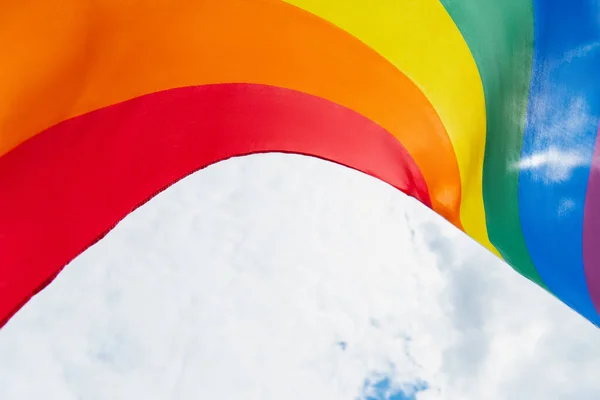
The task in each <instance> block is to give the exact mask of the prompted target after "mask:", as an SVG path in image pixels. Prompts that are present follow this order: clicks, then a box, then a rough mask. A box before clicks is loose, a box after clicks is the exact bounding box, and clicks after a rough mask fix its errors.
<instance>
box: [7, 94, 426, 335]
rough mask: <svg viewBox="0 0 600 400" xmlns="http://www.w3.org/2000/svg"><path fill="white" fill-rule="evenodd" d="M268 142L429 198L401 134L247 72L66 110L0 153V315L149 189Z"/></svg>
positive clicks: (131, 207)
mask: <svg viewBox="0 0 600 400" xmlns="http://www.w3.org/2000/svg"><path fill="white" fill-rule="evenodd" d="M32 112H35V110H32ZM268 151H280V152H291V153H298V154H305V155H310V156H315V157H319V158H323V159H326V160H330V161H334V162H337V163H340V164H343V165H346V166H349V167H352V168H355V169H357V170H360V171H363V172H365V173H367V174H370V175H373V176H375V177H377V178H380V179H382V180H383V181H386V182H388V183H390V184H391V185H393V186H395V187H396V188H398V189H400V190H401V191H403V192H405V193H407V194H408V195H411V196H413V197H416V198H417V199H418V200H420V201H421V202H423V203H425V204H426V205H428V206H430V200H429V195H428V193H427V187H426V184H425V181H424V179H423V177H422V176H421V174H420V172H419V170H418V168H417V166H416V165H415V163H414V161H413V160H412V158H411V157H410V155H409V154H408V153H407V152H406V150H405V149H404V148H403V147H402V146H401V144H400V143H399V142H398V141H397V140H396V139H395V138H394V137H393V136H392V135H391V134H390V133H388V132H387V131H385V130H384V129H383V128H381V127H380V126H378V125H376V124H375V123H373V122H371V121H369V120H368V119H366V118H364V117H362V116H361V115H359V114H357V113H355V112H354V111H351V110H349V109H347V108H344V107H341V106H338V105H336V104H334V103H332V102H329V101H326V100H324V99H321V98H317V97H313V96H309V95H306V94H302V93H299V92H295V91H291V90H287V89H282V88H275V87H270V86H262V85H247V84H226V85H209V86H199V87H188V88H181V89H174V90H169V91H164V92H159V93H154V94H150V95H147V96H143V97H139V98H136V99H133V100H130V101H127V102H124V103H119V104H116V105H113V106H110V107H107V108H103V109H100V110H97V111H94V112H91V113H89V114H86V115H83V116H80V117H76V118H74V119H71V120H68V121H64V122H62V123H60V124H58V125H56V126H54V127H52V128H50V129H48V130H47V131H45V132H43V133H41V134H39V135H37V136H35V137H33V138H32V139H30V140H28V141H26V142H25V143H23V144H22V145H20V146H18V147H17V148H15V149H13V150H12V151H11V152H9V153H8V154H6V155H5V156H4V157H1V158H0V188H2V193H1V195H0V327H1V326H2V325H4V324H5V323H6V322H7V321H8V319H9V318H10V317H11V316H12V315H13V314H14V313H15V312H16V311H17V310H18V309H19V308H20V307H21V306H22V305H23V304H25V303H26V302H27V301H28V300H29V298H31V296H32V295H34V294H35V293H37V292H38V291H39V290H41V289H43V288H44V287H45V286H46V285H47V284H48V283H49V282H50V281H51V280H52V279H53V278H54V276H56V274H58V273H59V272H60V270H61V269H62V268H63V267H64V266H65V265H66V264H67V263H69V262H70V261H71V260H72V259H73V258H75V257H76V256H77V255H78V254H80V253H81V252H82V251H84V250H85V249H86V248H87V247H89V246H90V245H92V244H93V243H94V242H95V241H97V240H98V239H99V238H101V237H102V236H103V235H104V234H106V233H107V232H108V231H109V230H110V229H112V228H113V227H114V226H115V225H116V224H117V223H118V222H119V221H120V220H121V219H122V218H124V217H125V216H126V215H127V214H128V213H130V212H131V211H132V210H134V209H135V208H136V207H138V206H139V205H141V204H142V203H144V202H146V201H147V200H148V199H149V198H151V197H152V196H154V195H155V194H156V193H158V192H160V191H161V190H163V189H165V188H166V187H168V186H169V185H171V184H173V183H174V182H176V181H178V180H179V179H181V178H183V177H184V176H186V175H188V174H190V173H192V172H194V171H196V170H198V169H200V168H203V167H206V166H208V165H210V164H212V163H215V162H218V161H221V160H225V159H227V158H230V157H233V156H239V155H246V154H251V153H258V152H268Z"/></svg>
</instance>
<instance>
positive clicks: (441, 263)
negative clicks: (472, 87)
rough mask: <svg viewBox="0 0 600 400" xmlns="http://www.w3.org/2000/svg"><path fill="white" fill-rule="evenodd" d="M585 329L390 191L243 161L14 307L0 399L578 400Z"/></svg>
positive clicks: (299, 165) (593, 362) (217, 170)
mask: <svg viewBox="0 0 600 400" xmlns="http://www.w3.org/2000/svg"><path fill="white" fill-rule="evenodd" d="M599 331H600V330H598V329H596V328H595V327H593V326H592V325H591V324H589V323H588V322H586V321H584V320H583V319H582V318H581V317H579V316H578V315H576V314H575V313H574V312H572V311H570V310H569V309H567V307H566V306H564V305H562V304H560V303H559V302H558V301H557V300H556V299H554V298H552V297H551V296H549V295H548V294H547V293H545V292H544V291H543V290H542V289H539V288H538V287H536V286H535V285H533V284H532V283H531V282H529V281H527V280H525V279H524V278H522V277H520V276H518V275H517V274H516V273H514V271H512V270H511V269H510V268H509V267H507V266H506V265H504V264H503V263H501V262H500V261H498V260H497V259H496V258H495V257H493V256H492V255H491V254H489V253H487V251H485V250H483V249H482V248H481V246H478V245H476V244H474V242H473V241H472V240H470V239H468V238H466V237H465V236H464V235H463V234H462V233H460V232H458V231H457V230H456V229H454V228H453V227H452V226H450V224H448V223H447V222H445V221H441V220H440V219H439V218H436V217H435V215H434V214H433V213H432V212H431V211H430V210H427V209H425V207H423V206H421V205H419V204H417V203H416V201H414V200H411V199H408V198H406V197H405V196H404V195H402V194H400V193H398V192H397V191H396V190H395V189H393V188H391V187H389V186H388V185H385V184H383V183H381V182H378V181H376V180H375V179H372V178H370V177H367V176H365V175H362V174H360V173H357V172H356V171H352V170H349V169H346V168H343V167H340V166H338V165H335V164H331V163H326V162H324V161H320V160H315V159H310V158H307V157H300V156H290V155H277V154H275V155H273V154H272V155H260V156H252V157H245V158H240V159H234V160H230V161H227V162H224V163H221V164H218V165H216V166H213V167H211V168H208V169H206V170H204V171H200V172H198V173H196V174H193V175H192V176H190V177H188V178H186V179H184V180H183V181H181V182H179V183H178V184H176V185H174V186H173V187H171V188H169V189H168V190H167V191H165V192H163V193H161V194H160V195H159V196H157V197H156V198H154V199H153V200H152V201H150V202H149V203H148V204H146V205H145V206H143V207H141V208H139V209H137V210H136V211H135V212H134V213H132V214H131V215H130V216H129V217H127V218H126V219H125V220H124V221H122V223H121V224H119V225H118V226H117V227H116V228H115V229H114V230H113V231H112V232H110V233H109V235H107V236H106V237H105V238H104V239H103V240H101V241H100V242H99V243H97V244H96V245H95V246H93V247H92V248H90V249H89V250H88V251H86V252H85V253H84V254H82V255H81V256H80V257H78V258H77V259H76V260H75V261H73V262H72V263H71V264H70V265H69V266H68V267H67V269H66V270H65V271H64V272H63V273H62V274H61V275H60V276H59V277H58V278H57V279H56V281H55V282H54V283H53V284H51V285H50V286H49V287H48V288H47V289H46V290H45V291H43V292H42V293H41V294H40V295H38V296H36V297H35V298H34V299H32V301H31V302H30V303H29V304H28V305H27V306H26V307H25V308H24V309H23V310H22V311H21V312H20V313H18V314H17V315H16V316H15V318H14V319H13V320H11V321H10V322H9V324H7V325H6V327H5V328H4V329H3V330H2V331H1V332H0V398H2V399H3V400H4V399H7V400H13V399H16V400H23V399H29V398H31V399H38V398H44V399H61V400H71V399H79V398H85V399H92V400H95V399H111V400H113V399H116V400H118V399H131V398H145V399H149V400H152V399H164V398H169V399H176V400H177V399H196V398H217V397H218V398H225V399H234V398H244V399H261V400H268V399H281V398H285V399H290V400H294V399H302V400H304V399H307V398H316V399H320V398H327V399H331V400H336V399H340V400H341V399H344V400H348V399H351V400H355V399H360V398H361V396H362V397H366V396H367V395H370V394H369V393H371V394H372V393H373V392H369V390H370V389H369V388H373V387H377V385H378V384H379V388H381V387H382V385H383V386H385V385H388V387H389V390H387V389H386V390H387V394H388V395H389V396H390V398H391V399H392V400H397V399H394V398H393V397H392V395H396V396H400V394H401V393H402V395H403V396H405V397H406V396H413V397H414V398H415V399H416V400H432V399H435V400H440V399H442V400H446V399H465V400H469V399H475V400H479V399H482V398H485V399H489V400H496V399H505V398H510V399H515V400H519V399H526V400H537V399H544V400H546V399H548V398H552V399H555V398H559V399H560V398H561V397H560V396H563V397H562V398H577V399H582V400H588V399H589V400H595V399H597V398H599V395H600V384H599V383H598V380H597V371H598V370H600V349H599V348H598V346H597V343H598V341H599V340H600V332H599ZM548 377H550V379H549V378H548ZM32 381H35V382H36V384H35V385H32V384H31V382H32ZM381 382H384V383H381ZM425 382H426V387H424V386H423V385H425ZM419 385H421V386H419ZM375 394H377V393H375ZM557 394H558V395H557ZM568 396H571V397H568ZM400 398H401V397H400ZM408 398H409V399H410V398H411V397H408ZM377 400H379V399H377Z"/></svg>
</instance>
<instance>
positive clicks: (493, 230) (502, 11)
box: [441, 0, 545, 288]
mask: <svg viewBox="0 0 600 400" xmlns="http://www.w3.org/2000/svg"><path fill="white" fill-rule="evenodd" d="M441 2H442V4H443V5H444V6H445V7H446V9H447V10H448V13H449V14H450V16H451V17H452V19H453V20H454V21H455V23H456V25H457V26H458V28H459V29H460V31H461V33H462V34H463V36H464V37H465V40H466V42H467V44H468V45H469V48H470V49H471V52H472V53H473V57H474V58H475V62H476V63H477V67H478V69H479V73H480V75H481V80H482V82H483V88H484V92H485V102H486V110H487V119H486V122H487V136H486V143H485V145H486V148H485V159H484V164H483V199H484V204H485V212H486V220H487V227H488V235H489V237H490V241H491V242H492V244H493V245H494V246H495V247H496V248H497V249H498V251H499V252H500V254H501V255H502V257H503V258H504V260H506V261H507V262H508V263H509V264H510V265H511V266H512V267H513V268H514V269H515V270H516V271H518V272H519V273H520V274H522V275H524V276H525V277H527V278H528V279H530V280H532V281H533V282H535V283H537V284H538V285H540V286H541V287H544V288H545V284H544V283H543V282H542V278H541V277H540V276H539V274H538V272H537V270H536V269H535V267H534V266H533V262H532V261H531V257H530V256H529V251H528V250H527V246H526V245H525V239H524V238H523V231H522V229H521V220H520V218H519V198H518V194H519V189H518V185H519V173H518V170H517V169H515V168H514V165H515V164H517V163H518V160H519V158H520V157H521V146H522V143H523V130H524V128H525V127H524V121H525V116H526V112H527V96H528V89H529V84H530V79H531V63H532V58H533V4H532V3H531V0H527V1H525V0H502V1H494V0H492V1H482V0H463V1H454V0H441Z"/></svg>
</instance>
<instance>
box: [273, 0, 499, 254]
mask: <svg viewBox="0 0 600 400" xmlns="http://www.w3.org/2000/svg"><path fill="white" fill-rule="evenodd" d="M285 1H286V2H287V3H290V4H293V5H295V6H297V7H299V8H302V9H304V10H306V11H308V12H310V13H313V14H315V15H317V16H319V17H321V18H323V19H325V20H327V21H329V22H331V23H332V24H334V25H337V26H338V27H340V28H341V29H343V30H345V31H346V32H348V33H350V34H352V35H353V36H355V37H356V38H358V39H359V40H361V41H362V42H364V43H365V44H367V45H368V46H370V47H371V48H373V49H374V50H375V51H377V52H378V53H379V54H380V55H382V56H383V57H385V58H386V59H387V60H388V61H389V62H390V63H392V64H393V65H395V66H396V67H397V68H398V69H399V70H401V71H402V72H403V73H404V74H406V75H407V76H408V77H409V78H410V79H412V80H413V81H414V82H415V84H416V85H417V86H418V87H419V88H420V89H421V90H422V91H423V93H424V94H425V96H427V98H428V99H429V101H430V102H431V103H432V105H433V107H434V108H435V110H436V111H437V113H438V114H439V116H440V118H441V120H442V122H443V123H444V126H445V127H446V130H447V131H448V134H449V136H450V140H451V141H452V145H453V147H454V152H455V153H456V158H457V161H458V166H459V170H460V176H461V184H462V202H461V213H460V214H461V221H462V223H463V226H464V229H465V231H466V233H467V234H468V235H469V236H471V237H473V238H474V239H475V240H477V241H478V242H479V243H481V244H482V245H484V246H485V247H487V248H488V249H490V250H491V251H493V252H494V253H495V254H497V255H499V253H498V252H497V250H496V249H495V248H494V246H493V245H492V244H491V243H490V241H489V239H488V235H487V227H486V221H485V210H484V206H483V193H482V175H483V156H484V152H485V134H486V121H485V118H486V116H485V99H484V92H483V85H482V83H481V78H480V76H479V71H478V70H477V66H476V64H475V60H474V59H473V56H472V54H471V52H470V50H469V48H468V46H467V44H466V42H465V41H464V39H463V37H462V35H461V34H460V32H459V30H458V28H457V27H456V25H455V24H454V21H453V20H452V18H451V17H450V16H449V15H448V13H447V12H446V9H445V8H444V6H443V5H442V4H441V3H440V2H439V0H377V1H373V0H285ZM350 67H351V66H349V68H350ZM415 134H418V132H415ZM433 145H435V144H433Z"/></svg>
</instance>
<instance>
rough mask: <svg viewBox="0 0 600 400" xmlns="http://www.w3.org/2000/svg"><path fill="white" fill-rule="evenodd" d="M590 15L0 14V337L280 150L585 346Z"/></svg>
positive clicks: (84, 8) (594, 209) (479, 0)
mask: <svg viewBox="0 0 600 400" xmlns="http://www.w3.org/2000/svg"><path fill="white" fill-rule="evenodd" d="M598 15H600V5H599V0H582V1H577V2H564V1H559V0H539V1H538V0H504V1H496V0H420V1H414V0H382V1H377V2H371V1H367V0H348V1H336V0H286V1H279V0H220V1H214V0H194V1H192V0H185V1H184V0H181V1H176V2H171V1H167V0H149V1H146V2H140V1H137V0H121V1H118V0H88V1H81V0H79V1H76V0H68V1H67V2H64V4H63V5H62V6H61V7H60V8H58V7H56V6H55V4H54V2H51V1H49V0H41V1H23V2H10V3H6V4H1V5H0V44H2V46H0V190H2V193H0V194H1V195H2V196H0V290H1V291H0V321H4V322H6V321H7V320H8V318H9V317H10V315H12V314H13V313H14V312H15V311H17V310H18V308H19V307H20V306H21V305H22V304H23V303H24V302H26V301H27V299H29V298H30V296H31V295H33V294H34V293H35V292H36V291H38V290H40V289H42V288H43V287H44V286H45V285H46V284H48V283H49V282H50V281H51V280H52V278H53V277H54V276H55V275H56V274H57V273H58V272H59V271H60V270H61V269H62V268H63V267H64V266H65V265H66V264H67V263H68V262H69V261H70V260H71V259H72V258H73V257H75V256H77V254H79V253H80V252H81V251H83V250H84V249H85V248H87V247H88V246H89V245H91V244H93V243H94V242H95V240H97V239H98V238H99V237H101V236H102V235H103V234H104V233H106V232H107V231H108V230H109V229H111V228H112V227H113V226H114V225H115V224H116V223H118V221H119V220H120V219H122V218H123V217H125V216H126V214H127V213H128V212H130V211H131V210H132V209H134V208H135V207H137V206H138V205H140V204H141V203H143V202H144V201H146V200H147V199H149V198H150V197H152V196H153V195H155V194H156V193H157V192H159V191H160V190H162V189H164V188H165V187H167V186H169V185H170V184H172V183H174V182H176V181H177V180H179V179H181V178H182V177H183V176H186V175H187V174H189V173H191V172H193V171H195V170H198V169H199V168H202V167H205V166H206V165H209V164H210V163H214V162H218V161H220V160H223V159H226V158H228V157H232V156H236V155H244V154H251V153H256V152H265V151H283V152H295V153H299V154H305V155H310V156H315V157H320V158H323V159H326V160H330V161H334V162H338V163H341V164H343V165H346V166H348V167H350V168H354V169H357V170H359V171H362V172H365V173H368V174H370V175H372V176H374V177H376V178H378V179H382V180H384V181H386V182H388V183H390V184H392V185H393V186H394V187H396V188H397V189H399V190H401V191H403V192H405V193H407V194H408V195H410V196H413V197H416V198H417V199H419V201H421V202H423V203H424V204H425V205H427V206H429V207H431V208H432V209H433V210H434V211H436V212H437V213H439V214H440V215H441V216H442V217H444V218H446V219H447V220H449V221H450V222H451V223H453V224H454V225H455V226H456V227H458V228H459V229H462V230H464V231H465V233H466V234H467V235H469V236H471V237H472V238H473V239H475V240H476V241H477V242H479V243H480V244H481V245H483V246H485V247H486V248H488V249H489V250H490V251H492V252H494V253H495V254H496V255H498V256H500V257H502V258H503V259H504V260H505V261H506V262H507V263H508V264H509V265H511V266H512V267H513V268H514V269H515V270H516V271H518V272H519V273H521V274H522V275H524V276H525V277H526V278H528V279H530V280H532V281H533V282H535V283H536V284H538V285H540V286H541V287H543V288H545V289H546V290H548V291H549V292H551V293H552V294H554V295H555V296H557V297H558V298H559V299H561V300H562V301H563V302H565V303H566V304H568V305H569V306H570V307H572V308H573V309H575V310H576V311H577V312H579V313H580V314H581V315H583V316H584V317H585V318H587V319H589V320H590V321H591V322H592V323H594V324H596V325H600V317H599V314H598V310H599V309H600V253H599V251H598V250H597V249H598V248H599V246H598V244H600V243H599V242H600V210H599V206H600V204H599V203H600V187H599V185H600V173H599V172H598V170H597V168H598V167H599V166H600V162H599V161H598V159H599V158H600V157H599V156H598V154H599V153H600V150H599V149H598V146H599V145H597V142H598V128H599V125H600V110H599V109H598V108H599V107H600V102H599V100H598V96H599V95H600V94H599V93H600V92H599V89H600V87H599V86H600V78H599V77H598V71H600V34H599V33H600V30H599V27H600V20H599V19H598V18H597V16H598ZM225 139H226V140H225ZM165 161H167V162H165ZM140 163H141V164H140ZM141 165H143V166H144V167H143V168H142V167H141ZM115 171H123V176H122V177H121V176H119V177H117V176H116V175H118V174H117V173H116V172H115ZM116 178H118V179H116ZM115 179H116V180H115ZM49 182H54V184H52V185H50V184H49ZM132 182H135V183H134V184H132ZM123 187H127V188H129V187H131V191H127V190H125V192H124V191H123V189H122V188H123ZM71 209H73V210H77V211H76V212H75V214H76V215H77V219H76V220H75V219H74V217H73V216H72V215H71V214H69V213H68V212H67V211H66V210H71ZM90 210H95V212H94V213H93V214H94V215H90ZM75 214H73V215H75ZM69 224H72V225H69ZM64 227H70V229H71V230H66V228H64ZM75 232H77V234H76V233H75ZM57 237H58V238H60V240H59V239H57ZM33 248H36V249H43V250H41V251H32V250H31V249H33ZM45 253H46V256H44V254H45ZM482 268H485V266H482ZM1 323H3V322H0V324H1Z"/></svg>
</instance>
